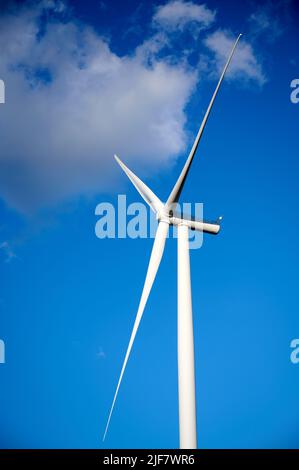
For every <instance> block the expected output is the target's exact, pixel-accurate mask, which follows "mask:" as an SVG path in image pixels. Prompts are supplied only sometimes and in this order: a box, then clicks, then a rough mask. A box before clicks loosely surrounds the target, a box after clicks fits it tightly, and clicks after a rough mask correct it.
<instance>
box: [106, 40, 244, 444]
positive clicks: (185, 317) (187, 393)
mask: <svg viewBox="0 0 299 470" xmlns="http://www.w3.org/2000/svg"><path fill="white" fill-rule="evenodd" d="M240 37H241V34H240V35H239V36H238V38H237V40H236V42H235V44H234V46H233V48H232V51H231V53H230V55H229V58H228V60H227V62H226V64H225V67H224V69H223V72H222V74H221V77H220V79H219V82H218V84H217V87H216V89H215V91H214V94H213V96H212V99H211V101H210V104H209V106H208V109H207V111H206V114H205V116H204V118H203V121H202V123H201V126H200V128H199V131H198V133H197V136H196V139H195V141H194V144H193V147H192V149H191V151H190V154H189V156H188V158H187V161H186V163H185V165H184V167H183V169H182V172H181V174H180V176H179V178H178V180H177V182H176V184H175V185H174V187H173V189H172V191H171V193H170V196H169V198H168V199H167V201H166V203H163V202H161V201H160V199H159V198H158V197H157V196H156V195H155V194H154V193H153V192H152V191H151V190H150V189H149V188H148V187H147V186H146V185H145V184H144V183H143V182H142V181H141V180H140V179H139V178H138V177H137V176H136V175H135V174H134V173H133V172H132V171H131V170H129V168H127V167H126V166H125V165H124V163H122V161H121V160H120V159H119V158H118V157H117V156H116V155H115V158H116V161H117V162H118V164H119V165H120V167H121V168H122V169H123V171H124V172H125V173H126V175H127V176H128V178H129V179H130V180H131V182H132V183H133V185H134V186H135V188H136V189H137V191H138V192H139V193H140V195H141V196H142V197H143V199H144V200H145V201H146V202H147V203H148V205H149V206H150V207H151V209H152V210H153V211H154V212H155V213H156V216H157V219H158V221H159V225H158V228H157V232H156V236H155V241H154V245H153V248H152V252H151V257H150V261H149V265H148V270H147V274H146V278H145V283H144V287H143V291H142V295H141V299H140V303H139V307H138V311H137V315H136V319H135V323H134V326H133V330H132V333H131V338H130V341H129V345H128V348H127V352H126V355H125V359H124V362H123V366H122V369H121V373H120V377H119V380H118V384H117V387H116V391H115V395H114V398H113V402H112V406H111V409H110V413H109V416H108V420H107V425H106V429H105V433H104V437H103V440H104V439H105V437H106V434H107V431H108V427H109V423H110V419H111V415H112V412H113V409H114V405H115V402H116V398H117V394H118V391H119V387H120V384H121V381H122V378H123V375H124V371H125V368H126V365H127V362H128V359H129V356H130V352H131V349H132V346H133V343H134V339H135V336H136V333H137V330H138V327H139V324H140V321H141V318H142V315H143V311H144V309H145V306H146V302H147V299H148V297H149V294H150V291H151V288H152V285H153V282H154V280H155V277H156V274H157V271H158V268H159V265H160V262H161V259H162V255H163V251H164V246H165V241H166V238H167V234H168V229H169V226H170V225H175V226H177V227H178V384H179V429H180V448H181V449H195V448H196V447H197V437H196V403H195V373H194V338H193V319H192V300H191V282H190V259H189V239H188V231H189V228H191V229H193V230H199V231H202V232H207V233H211V234H217V233H218V232H219V230H220V219H218V221H217V222H216V223H208V222H205V221H200V220H194V219H192V218H186V217H184V216H183V215H182V216H181V215H178V214H176V212H175V207H176V204H177V203H178V200H179V197H180V194H181V191H182V189H183V186H184V183H185V181H186V178H187V175H188V172H189V169H190V166H191V163H192V160H193V157H194V155H195V152H196V149H197V147H198V144H199V141H200V139H201V136H202V134H203V131H204V128H205V125H206V122H207V120H208V117H209V114H210V111H211V108H212V106H213V103H214V101H215V98H216V96H217V93H218V90H219V88H220V85H221V82H222V80H223V78H224V75H225V72H226V70H227V68H228V66H229V64H230V61H231V59H232V56H233V54H234V52H235V49H236V47H237V44H238V41H239V39H240Z"/></svg>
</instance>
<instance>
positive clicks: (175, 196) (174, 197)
mask: <svg viewBox="0 0 299 470" xmlns="http://www.w3.org/2000/svg"><path fill="white" fill-rule="evenodd" d="M241 36H242V34H240V35H239V36H238V38H237V40H236V42H235V44H234V46H233V48H232V50H231V53H230V55H229V57H228V59H227V62H226V64H225V66H224V69H223V72H222V74H221V76H220V79H219V81H218V84H217V86H216V89H215V91H214V94H213V96H212V99H211V101H210V104H209V106H208V109H207V111H206V114H205V116H204V118H203V121H202V123H201V126H200V128H199V131H198V133H197V136H196V139H195V141H194V144H193V147H192V149H191V151H190V154H189V156H188V158H187V160H186V163H185V165H184V167H183V170H182V172H181V174H180V176H179V178H178V180H177V182H176V184H175V185H174V187H173V189H172V191H171V193H170V196H169V198H168V200H167V203H166V205H167V206H168V207H169V206H171V205H172V204H175V203H177V202H178V200H179V197H180V194H181V191H182V189H183V186H184V183H185V181H186V178H187V175H188V172H189V169H190V166H191V163H192V160H193V157H194V155H195V152H196V150H197V147H198V144H199V141H200V139H201V136H202V134H203V131H204V128H205V125H206V123H207V120H208V117H209V114H210V111H211V109H212V106H213V104H214V101H215V98H216V96H217V93H218V90H219V88H220V85H221V83H222V80H223V78H224V75H225V72H226V70H227V68H228V66H229V64H230V61H231V60H232V57H233V55H234V52H235V49H236V47H237V44H238V42H239V39H240V37H241Z"/></svg>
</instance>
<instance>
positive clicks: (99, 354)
mask: <svg viewBox="0 0 299 470" xmlns="http://www.w3.org/2000/svg"><path fill="white" fill-rule="evenodd" d="M97 358H98V359H106V354H105V352H104V350H103V348H102V346H100V347H99V350H98V352H97Z"/></svg>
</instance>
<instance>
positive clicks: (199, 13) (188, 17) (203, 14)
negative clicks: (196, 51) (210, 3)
mask: <svg viewBox="0 0 299 470" xmlns="http://www.w3.org/2000/svg"><path fill="white" fill-rule="evenodd" d="M215 15H216V12H215V11H213V10H210V9H209V8H208V7H207V6H206V5H204V4H202V5H198V4H196V3H193V2H184V1H182V0H173V1H170V2H168V3H166V4H165V5H160V6H158V7H157V9H156V12H155V14H154V16H153V24H154V25H155V26H158V27H162V28H163V29H166V30H168V31H177V30H180V31H183V30H184V28H186V27H189V28H190V27H191V28H193V31H194V32H195V33H198V31H200V30H203V29H206V28H208V27H209V26H210V25H211V24H212V23H213V22H214V20H215Z"/></svg>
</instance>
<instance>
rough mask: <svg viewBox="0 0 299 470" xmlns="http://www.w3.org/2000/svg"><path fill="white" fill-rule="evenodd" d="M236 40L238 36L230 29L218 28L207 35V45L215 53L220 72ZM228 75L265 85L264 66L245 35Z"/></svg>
mask: <svg viewBox="0 0 299 470" xmlns="http://www.w3.org/2000/svg"><path fill="white" fill-rule="evenodd" d="M235 40H236V37H233V36H232V34H231V33H229V32H228V31H223V30H217V31H215V32H213V33H212V34H210V35H208V36H207V37H206V39H205V45H206V46H207V47H208V48H209V49H210V50H211V51H212V52H213V53H214V54H215V61H216V68H217V69H218V72H219V71H220V70H221V69H222V67H223V65H224V63H225V62H226V60H227V57H228V55H229V52H230V50H231V48H232V46H233V43H234V42H235ZM227 76H228V78H237V79H243V80H245V81H248V80H250V81H254V82H256V83H258V84H259V85H263V84H264V83H265V82H266V77H265V75H264V72H263V69H262V66H261V64H260V62H259V61H258V59H257V58H256V56H255V54H254V51H253V49H252V46H251V45H250V44H248V42H246V40H245V39H244V36H242V37H241V39H240V42H239V44H238V47H237V49H236V52H235V54H234V57H233V60H232V62H231V64H230V66H229V69H228V71H227Z"/></svg>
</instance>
